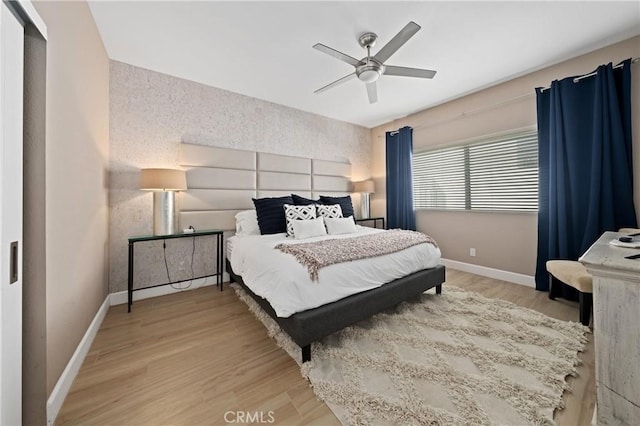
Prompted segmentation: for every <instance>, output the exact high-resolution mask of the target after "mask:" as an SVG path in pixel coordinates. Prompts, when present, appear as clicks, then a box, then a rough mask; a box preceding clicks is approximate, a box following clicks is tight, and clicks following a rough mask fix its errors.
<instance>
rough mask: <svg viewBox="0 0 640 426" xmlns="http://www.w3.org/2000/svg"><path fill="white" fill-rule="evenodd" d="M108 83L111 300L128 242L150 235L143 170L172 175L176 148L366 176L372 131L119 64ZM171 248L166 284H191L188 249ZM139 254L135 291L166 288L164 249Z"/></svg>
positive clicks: (121, 282)
mask: <svg viewBox="0 0 640 426" xmlns="http://www.w3.org/2000/svg"><path fill="white" fill-rule="evenodd" d="M110 75H111V80H110V81H111V83H110V108H111V110H110V135H111V145H110V148H111V151H110V153H111V157H110V165H109V170H110V185H109V188H110V199H109V204H110V227H109V291H110V292H116V291H122V290H126V286H127V238H128V237H129V236H132V235H145V234H151V233H152V229H153V228H152V227H153V214H152V213H153V212H152V202H153V197H152V194H151V193H146V192H143V191H140V190H138V179H139V173H140V169H141V168H146V167H176V168H177V167H178V147H179V143H180V142H187V143H194V144H201V145H210V146H219V147H224V148H236V149H245V150H253V151H261V152H268V153H274V154H285V155H293V156H301V157H312V158H318V159H324V160H345V159H346V160H349V161H350V162H351V163H352V165H353V167H352V174H353V176H352V178H353V179H354V180H356V179H365V178H367V177H369V175H370V161H369V158H370V143H369V129H366V128H364V127H360V126H355V125H353V124H349V123H345V122H341V121H336V120H333V119H329V118H326V117H321V116H318V115H315V114H311V113H307V112H304V111H300V110H296V109H293V108H288V107H285V106H282V105H277V104H273V103H270V102H265V101H262V100H259V99H255V98H250V97H247V96H243V95H239V94H236V93H232V92H228V91H226V90H221V89H217V88H214V87H210V86H205V85H202V84H199V83H195V82H192V81H188V80H184V79H180V78H176V77H172V76H169V75H166V74H160V73H157V72H153V71H149V70H146V69H142V68H138V67H134V66H132V65H128V64H124V63H121V62H116V61H111V74H110ZM354 201H355V200H354ZM173 244H174V247H173V248H172V249H171V250H169V249H170V248H169V246H167V252H168V254H169V259H168V261H169V270H170V275H171V279H172V280H176V279H181V278H188V277H190V276H191V264H190V261H191V251H192V241H191V239H184V240H176V241H175V242H174V243H173ZM202 244H203V246H202V248H200V247H199V246H198V247H197V254H196V261H195V262H194V269H195V271H194V272H195V275H196V276H197V275H198V274H199V273H202V272H204V271H205V270H206V269H207V268H208V267H207V265H206V264H204V263H203V262H200V261H199V259H200V258H201V256H203V255H204V254H205V253H206V251H205V250H209V247H210V245H211V242H207V241H205V240H203V241H202ZM136 250H137V252H136V257H138V253H140V257H139V258H138V259H137V260H136V270H135V271H136V274H137V276H136V281H135V283H134V285H135V286H143V285H148V284H151V283H153V282H160V281H162V280H164V281H166V276H167V274H166V270H165V265H164V258H163V254H162V243H159V244H155V245H154V244H150V245H148V246H145V247H142V246H140V249H139V250H138V246H136ZM205 258H206V256H204V257H202V259H203V260H204V259H205ZM138 278H139V279H138Z"/></svg>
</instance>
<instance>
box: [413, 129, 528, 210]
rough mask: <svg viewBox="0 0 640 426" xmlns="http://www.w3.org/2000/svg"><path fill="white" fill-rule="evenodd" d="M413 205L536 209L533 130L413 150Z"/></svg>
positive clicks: (443, 207)
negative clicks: (436, 147)
mask: <svg viewBox="0 0 640 426" xmlns="http://www.w3.org/2000/svg"><path fill="white" fill-rule="evenodd" d="M413 200H414V207H415V208H416V209H450V210H486V211H490V210H505V211H536V210H537V209H538V137H537V133H536V132H535V131H527V132H519V133H517V134H511V135H508V136H502V137H500V138H492V139H487V140H481V141H476V142H474V143H470V144H465V145H458V146H454V147H449V148H444V149H437V150H430V151H423V152H419V153H415V154H414V155H413Z"/></svg>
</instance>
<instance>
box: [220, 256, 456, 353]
mask: <svg viewBox="0 0 640 426" xmlns="http://www.w3.org/2000/svg"><path fill="white" fill-rule="evenodd" d="M226 267H227V272H228V273H229V276H230V280H231V282H235V283H238V284H239V285H240V286H242V288H243V289H244V290H245V291H246V292H247V293H248V294H249V295H250V296H251V297H252V298H253V300H255V301H256V302H257V303H258V305H260V307H261V308H262V309H263V310H264V311H265V312H266V313H268V314H269V316H271V318H273V319H274V320H275V321H276V322H277V323H278V325H279V326H280V327H281V328H282V329H283V330H284V331H286V332H287V334H289V336H291V339H292V340H293V341H294V342H295V343H296V344H297V345H298V346H300V349H301V350H302V362H307V361H310V360H311V343H313V342H315V341H318V340H320V339H322V338H323V337H326V336H328V335H330V334H331V333H335V332H336V331H339V330H342V329H343V328H345V327H348V326H350V325H353V324H355V323H357V322H359V321H362V320H365V319H367V318H369V317H371V316H372V315H375V314H377V313H379V312H382V311H384V310H386V309H390V308H393V307H394V306H396V305H397V304H398V303H400V302H403V301H405V300H408V299H411V298H414V297H416V296H418V295H419V294H421V293H423V292H425V291H426V290H429V289H431V288H433V287H435V289H436V293H437V294H440V293H441V292H442V283H443V282H444V279H445V268H444V266H443V265H438V266H436V267H435V268H431V269H423V270H421V271H418V272H415V273H413V274H411V275H407V276H406V277H403V278H399V279H397V280H395V281H391V282H390V283H388V284H385V285H383V286H381V287H378V288H374V289H372V290H367V291H364V292H362V293H357V294H354V295H351V296H348V297H345V298H344V299H340V300H337V301H335V302H332V303H329V304H326V305H322V306H319V307H317V308H314V309H308V310H306V311H303V312H298V313H296V314H293V315H291V316H290V317H288V318H282V317H279V316H277V315H276V312H275V311H274V310H273V308H272V307H271V305H270V304H269V302H267V300H266V299H263V298H262V297H260V296H257V295H256V294H254V293H253V292H252V291H251V290H250V289H249V288H248V287H247V286H246V285H245V283H244V281H243V280H242V277H241V276H239V275H236V274H235V273H234V272H233V269H232V268H231V263H230V262H229V260H228V259H227V260H226Z"/></svg>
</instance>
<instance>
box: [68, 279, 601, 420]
mask: <svg viewBox="0 0 640 426" xmlns="http://www.w3.org/2000/svg"><path fill="white" fill-rule="evenodd" d="M446 284H449V285H455V286H458V287H461V288H464V289H467V290H472V291H476V292H478V293H481V294H483V295H484V296H487V297H492V298H500V299H505V300H509V301H511V302H514V303H517V304H518V305H521V306H525V307H528V308H532V309H535V310H537V311H540V312H543V313H545V314H547V315H549V316H552V317H554V318H558V319H562V320H573V321H577V319H578V306H577V304H576V303H573V302H566V301H563V300H561V299H557V300H555V301H551V300H549V299H548V298H547V295H546V293H540V292H536V291H535V290H533V289H531V288H528V287H523V286H519V285H516V284H511V283H506V282H502V281H497V280H493V279H489V278H484V277H479V276H476V275H472V274H468V273H464V272H459V271H455V270H451V269H449V270H447V281H446ZM446 284H445V286H446ZM581 358H582V360H583V365H582V366H580V367H579V368H578V371H579V376H578V377H576V378H570V379H569V383H570V385H571V386H572V388H573V392H572V393H568V392H565V395H564V398H565V402H566V408H565V409H564V410H560V411H556V414H555V420H556V422H557V423H558V425H567V426H574V425H589V424H590V422H591V416H592V414H593V407H594V404H595V373H594V371H595V370H594V350H593V336H592V335H589V344H588V346H587V349H586V351H585V352H583V353H582V354H581ZM236 412H249V413H250V414H251V415H256V413H257V415H260V413H262V416H263V418H262V419H261V420H263V421H264V422H268V421H269V420H270V419H271V417H270V416H272V418H273V419H274V420H275V423H274V424H282V425H295V424H316V425H333V424H339V423H338V421H337V419H336V418H335V417H334V415H333V413H332V412H331V411H330V410H329V409H328V408H327V406H326V405H325V404H324V403H322V402H320V401H318V400H317V399H316V397H315V396H314V394H313V392H312V390H311V389H310V388H309V386H308V384H307V382H306V380H304V379H303V378H302V376H301V375H300V371H299V368H298V366H297V364H296V363H295V362H294V361H293V360H292V359H291V358H290V357H289V356H288V355H287V354H286V353H285V352H284V351H283V350H281V349H280V348H278V347H277V346H276V344H275V343H274V341H273V340H271V339H270V338H269V337H268V336H267V334H266V331H265V328H264V327H263V325H262V324H261V323H260V322H258V320H256V319H255V318H254V316H253V314H251V313H250V312H249V311H248V310H247V307H246V305H245V304H244V303H243V302H241V301H239V300H238V298H237V297H236V296H235V293H234V292H233V290H231V289H226V290H225V291H224V292H222V293H221V292H220V291H218V289H216V288H215V287H205V288H201V289H197V290H193V291H186V292H182V293H179V294H173V295H169V296H163V297H157V298H154V299H147V300H142V301H138V302H136V303H135V304H134V307H133V312H131V313H130V314H127V313H126V305H119V306H114V307H111V308H110V309H109V312H108V314H107V316H106V318H105V320H104V322H103V323H102V326H101V327H100V331H99V332H98V334H97V336H96V338H95V340H94V342H93V345H92V346H91V350H90V352H89V354H88V355H87V357H86V359H85V361H84V364H83V365H82V368H81V370H80V372H79V373H78V376H77V377H76V380H75V381H74V383H73V386H72V387H71V390H70V392H69V395H68V396H67V399H66V400H65V402H64V405H63V407H62V409H61V411H60V413H59V415H58V418H57V420H56V424H58V425H65V424H69V425H71V424H91V425H106V424H111V425H124V424H127V425H134V424H135V425H159V424H165V425H168V424H171V425H204V424H207V425H217V424H226V423H228V422H230V423H235V422H236V421H237V420H240V419H239V418H236V416H237V414H236ZM269 412H272V413H269ZM225 413H226V419H225ZM241 415H242V414H241ZM237 423H242V422H237ZM254 423H257V422H255V421H254Z"/></svg>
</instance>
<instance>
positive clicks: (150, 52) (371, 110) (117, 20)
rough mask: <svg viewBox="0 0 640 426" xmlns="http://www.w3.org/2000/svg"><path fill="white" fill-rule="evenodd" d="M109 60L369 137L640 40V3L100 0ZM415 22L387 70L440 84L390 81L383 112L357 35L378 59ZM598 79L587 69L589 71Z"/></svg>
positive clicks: (98, 16) (383, 84)
mask: <svg viewBox="0 0 640 426" xmlns="http://www.w3.org/2000/svg"><path fill="white" fill-rule="evenodd" d="M89 6H90V8H91V11H92V13H93V16H94V18H95V21H96V24H97V26H98V29H99V31H100V34H101V36H102V39H103V40H104V44H105V47H106V49H107V53H108V55H109V58H110V59H113V60H116V61H121V62H125V63H128V64H132V65H135V66H139V67H142V68H147V69H150V70H154V71H158V72H162V73H166V74H170V75H173V76H177V77H181V78H185V79H188V80H193V81H197V82H200V83H204V84H207V85H210V86H214V87H218V88H221V89H225V90H229V91H231V92H236V93H241V94H243V95H247V96H251V97H254V98H258V99H263V100H266V101H269V102H274V103H277V104H281V105H286V106H289V107H292V108H297V109H300V110H303V111H308V112H312V113H315V114H319V115H322V116H326V117H330V118H334V119H337V120H342V121H346V122H350V123H354V124H358V125H361V126H365V127H375V126H377V125H380V124H383V123H386V122H389V121H392V120H395V119H397V118H400V117H403V116H406V115H408V114H411V113H414V112H416V111H420V110H423V109H425V108H428V107H431V106H435V105H437V104H440V103H443V102H445V101H448V100H451V99H454V98H457V97H460V96H462V95H464V94H468V93H471V92H474V91H477V90H479V89H482V88H485V87H488V86H491V85H494V84H497V83H499V82H502V81H505V80H509V79H511V78H513V77H516V76H520V75H523V74H527V73H529V72H531V71H534V70H536V69H540V68H543V67H545V66H549V65H551V64H554V63H558V62H562V61H564V60H566V59H569V58H572V57H575V56H578V55H581V54H583V53H587V52H589V51H592V50H595V49H598V48H600V47H603V46H606V45H609V44H612V43H615V42H618V41H621V40H625V39H627V38H630V37H632V36H634V35H638V34H640V2H638V1H632V2H612V1H607V2H592V1H588V2H576V1H572V2H551V1H544V2H482V1H473V2H395V1H387V2H363V1H360V2H242V1H235V2H212V1H209V2H182V1H170V2H167V1H162V2H149V1H143V2H132V1H126V2H124V1H117V2H111V1H90V3H89ZM409 21H415V22H416V23H418V24H419V25H420V26H421V27H422V29H421V30H420V31H419V32H418V33H417V34H416V35H415V36H414V37H413V38H411V39H410V40H409V41H408V42H407V43H406V44H405V45H404V46H403V47H401V48H400V50H398V52H397V53H396V54H395V55H393V56H392V57H391V58H390V59H389V60H388V61H387V62H386V63H387V64H388V65H400V66H408V67H416V68H428V69H434V70H437V71H438V73H437V75H436V76H435V78H433V79H432V80H425V79H418V78H406V77H394V76H384V75H383V76H382V77H381V78H380V79H379V80H378V103H376V104H369V101H368V99H367V93H366V89H365V85H364V83H363V82H361V81H359V80H357V79H352V80H350V81H348V82H346V83H344V84H342V85H340V86H338V87H335V88H332V89H331V90H328V91H326V92H324V93H321V94H314V93H313V91H314V90H316V89H318V88H320V87H322V86H324V85H325V84H327V83H330V82H332V81H334V80H337V79H338V78H340V77H343V76H345V75H347V74H349V73H351V72H353V67H352V66H350V65H348V64H346V63H343V62H340V61H339V60H337V59H335V58H332V57H330V56H328V55H326V54H324V53H321V52H319V51H317V50H314V49H312V47H311V46H313V45H314V44H315V43H323V44H326V45H328V46H330V47H333V48H334V49H337V50H340V51H342V52H344V53H347V54H349V55H351V56H354V57H356V58H358V59H360V58H362V57H364V56H366V55H365V51H364V50H363V49H362V48H361V47H360V46H359V45H358V42H357V38H358V36H359V35H360V34H361V33H363V32H366V31H373V32H375V33H377V34H378V36H379V40H378V45H377V46H376V48H374V49H373V52H372V53H375V52H377V51H378V50H379V49H380V48H381V47H382V46H384V44H386V42H387V41H389V40H390V39H391V38H392V37H393V36H394V35H395V34H396V33H397V32H398V31H400V30H401V29H402V28H403V27H404V26H405V25H406V24H407V23H408V22H409ZM586 71H589V70H585V72H586Z"/></svg>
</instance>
